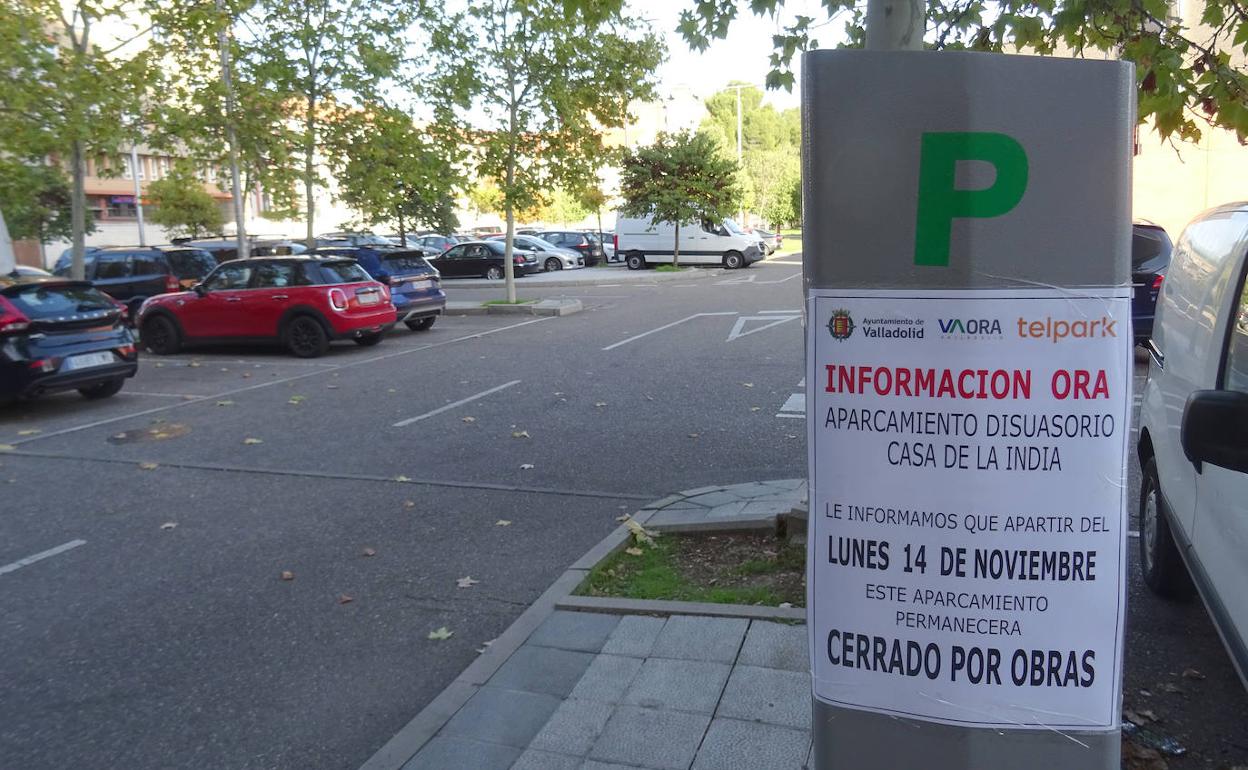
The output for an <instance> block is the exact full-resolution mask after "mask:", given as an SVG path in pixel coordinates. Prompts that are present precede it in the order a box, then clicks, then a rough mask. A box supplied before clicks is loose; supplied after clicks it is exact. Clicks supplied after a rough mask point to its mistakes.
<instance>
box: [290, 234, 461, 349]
mask: <svg viewBox="0 0 1248 770" xmlns="http://www.w3.org/2000/svg"><path fill="white" fill-rule="evenodd" d="M309 253H310V254H314V255H316V256H340V257H351V258H353V259H355V261H356V262H358V263H359V264H360V267H362V268H364V269H365V270H367V271H368V274H369V275H371V276H372V277H373V278H374V279H375V280H377V281H379V282H381V283H384V284H387V285H388V286H389V287H390V301H391V303H392V304H393V305H394V309H395V311H396V312H397V313H398V320H399V322H400V323H402V324H405V325H406V326H407V328H409V329H411V330H412V331H417V332H423V331H425V330H426V329H429V328H430V327H432V326H433V324H434V323H435V322H436V321H437V320H438V316H440V315H442V313H444V312H445V311H446V292H444V291H442V276H440V275H438V271H437V270H436V269H434V267H433V266H432V265H430V264H429V263H428V262H427V261H425V255H424V252H423V251H421V250H419V249H402V248H382V249H375V248H370V247H367V246H362V247H360V248H354V249H353V248H333V247H331V248H325V249H320V248H318V249H314V250H313V251H311V252H309Z"/></svg>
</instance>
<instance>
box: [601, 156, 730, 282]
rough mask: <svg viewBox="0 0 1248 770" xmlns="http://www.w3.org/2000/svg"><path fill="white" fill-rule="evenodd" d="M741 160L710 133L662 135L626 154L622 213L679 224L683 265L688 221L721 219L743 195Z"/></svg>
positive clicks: (677, 240) (621, 189)
mask: <svg viewBox="0 0 1248 770" xmlns="http://www.w3.org/2000/svg"><path fill="white" fill-rule="evenodd" d="M737 170H738V169H737V164H736V163H735V162H734V161H730V160H727V159H726V158H724V157H723V156H722V155H721V154H720V152H719V150H718V148H717V147H716V144H715V141H714V140H713V139H712V138H711V137H710V136H708V135H707V134H705V133H701V132H699V133H688V132H686V133H679V134H659V136H658V138H657V139H656V140H655V142H654V144H652V145H650V146H648V147H639V148H637V149H636V150H634V151H633V152H630V153H628V155H627V156H625V158H624V162H623V167H622V168H621V173H620V196H621V197H622V198H623V199H624V204H623V206H621V209H620V210H621V211H622V212H623V213H624V215H625V216H630V217H647V216H649V217H652V218H653V219H654V221H656V222H670V223H672V224H674V225H676V243H677V248H676V254H675V255H674V258H673V260H672V261H673V264H679V263H680V253H679V252H680V249H679V242H680V225H681V224H682V223H690V222H698V221H711V222H721V221H723V220H724V219H726V218H727V217H729V216H731V214H732V211H733V210H734V209H735V208H736V206H737V204H738V202H739V201H740V199H741V185H740V183H739V181H738V180H737Z"/></svg>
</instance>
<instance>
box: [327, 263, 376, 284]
mask: <svg viewBox="0 0 1248 770" xmlns="http://www.w3.org/2000/svg"><path fill="white" fill-rule="evenodd" d="M321 270H322V272H324V273H325V277H326V278H327V279H328V282H329V283H360V282H362V281H371V280H373V279H372V278H370V277H369V275H368V273H367V272H365V271H364V268H362V267H360V266H359V265H358V264H356V263H355V262H322V263H321Z"/></svg>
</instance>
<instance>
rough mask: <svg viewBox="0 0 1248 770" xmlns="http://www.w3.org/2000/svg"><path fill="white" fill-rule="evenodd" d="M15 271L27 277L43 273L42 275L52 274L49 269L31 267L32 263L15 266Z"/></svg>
mask: <svg viewBox="0 0 1248 770" xmlns="http://www.w3.org/2000/svg"><path fill="white" fill-rule="evenodd" d="M13 272H14V273H16V274H17V275H20V276H25V277H30V276H36V275H42V276H48V275H52V274H51V273H49V272H48V271H47V270H44V269H42V268H38V267H31V266H30V265H18V266H16V267H14V268H13Z"/></svg>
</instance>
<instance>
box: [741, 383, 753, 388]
mask: <svg viewBox="0 0 1248 770" xmlns="http://www.w3.org/2000/svg"><path fill="white" fill-rule="evenodd" d="M741 384H742V385H744V386H745V387H747V388H752V387H754V383H752V382H743V383H741Z"/></svg>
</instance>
